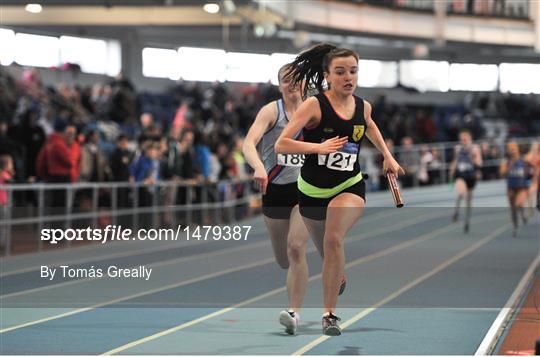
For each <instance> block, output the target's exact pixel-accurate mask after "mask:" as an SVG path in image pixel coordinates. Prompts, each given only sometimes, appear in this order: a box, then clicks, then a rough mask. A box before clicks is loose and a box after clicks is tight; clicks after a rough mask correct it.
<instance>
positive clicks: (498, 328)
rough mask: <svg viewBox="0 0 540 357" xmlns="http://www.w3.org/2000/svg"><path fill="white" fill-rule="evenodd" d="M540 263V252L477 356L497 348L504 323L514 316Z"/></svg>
mask: <svg viewBox="0 0 540 357" xmlns="http://www.w3.org/2000/svg"><path fill="white" fill-rule="evenodd" d="M539 264H540V254H539V255H537V256H536V259H535V260H534V261H533V262H532V263H531V265H529V268H528V269H527V271H526V272H525V274H524V275H523V278H522V279H521V281H520V282H519V284H518V285H517V287H516V289H515V290H514V292H513V293H512V295H510V298H508V301H507V302H506V304H504V307H503V308H502V309H501V310H500V312H499V314H498V315H497V317H496V318H495V320H494V321H493V324H492V325H491V327H490V328H489V330H488V332H487V334H486V336H485V337H484V339H483V340H482V342H481V343H480V345H479V346H478V349H477V350H476V352H475V353H474V355H475V356H485V355H490V354H492V353H493V352H494V351H493V348H495V346H496V344H497V342H498V340H499V338H500V337H501V336H502V333H503V332H504V328H503V325H505V323H506V322H507V321H508V319H509V318H510V317H511V316H512V313H513V311H514V310H515V308H516V307H517V306H516V305H517V304H518V303H519V301H521V298H522V296H523V294H524V293H525V291H527V287H528V286H529V284H530V283H531V282H532V281H533V277H534V272H535V270H536V269H538V265H539Z"/></svg>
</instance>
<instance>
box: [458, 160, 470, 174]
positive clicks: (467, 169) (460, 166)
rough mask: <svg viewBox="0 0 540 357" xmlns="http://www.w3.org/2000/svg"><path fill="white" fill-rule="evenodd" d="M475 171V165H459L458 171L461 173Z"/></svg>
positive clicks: (461, 163)
mask: <svg viewBox="0 0 540 357" xmlns="http://www.w3.org/2000/svg"><path fill="white" fill-rule="evenodd" d="M473 169H474V167H473V165H471V164H470V163H468V162H460V163H458V165H457V170H458V171H459V172H464V171H472V170H473Z"/></svg>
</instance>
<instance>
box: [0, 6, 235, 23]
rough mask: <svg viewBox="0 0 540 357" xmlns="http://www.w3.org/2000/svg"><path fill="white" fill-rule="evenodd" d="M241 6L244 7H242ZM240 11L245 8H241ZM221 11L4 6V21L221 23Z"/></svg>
mask: <svg viewBox="0 0 540 357" xmlns="http://www.w3.org/2000/svg"><path fill="white" fill-rule="evenodd" d="M239 10H241V9H240V8H239ZM239 12H240V13H241V12H243V10H241V11H239ZM224 19H225V17H224V16H223V15H222V14H221V13H217V14H210V13H207V12H205V11H204V10H203V9H202V7H201V6H167V7H163V6H159V7H158V6H144V7H134V6H114V7H111V8H106V7H103V6H44V7H43V11H42V12H41V13H39V14H32V13H29V12H27V11H25V10H24V8H23V7H22V6H0V23H1V24H2V25H4V26H9V25H87V26H106V25H107V26H111V25H112V26H145V25H148V26H171V25H183V26H185V25H221V24H222V22H223V20H224ZM227 19H228V21H229V24H230V25H240V24H241V23H242V19H241V15H232V16H228V17H227Z"/></svg>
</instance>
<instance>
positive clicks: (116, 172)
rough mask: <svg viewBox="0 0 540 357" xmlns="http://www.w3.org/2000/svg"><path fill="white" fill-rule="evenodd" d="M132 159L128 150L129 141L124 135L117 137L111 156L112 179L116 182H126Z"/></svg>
mask: <svg viewBox="0 0 540 357" xmlns="http://www.w3.org/2000/svg"><path fill="white" fill-rule="evenodd" d="M132 157H133V154H132V152H131V151H130V150H129V140H128V137H127V136H126V135H120V136H118V138H117V140H116V148H115V149H114V151H113V153H112V155H111V172H112V179H113V181H116V182H126V181H128V180H129V165H130V163H131V159H132Z"/></svg>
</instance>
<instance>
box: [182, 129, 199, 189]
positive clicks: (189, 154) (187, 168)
mask: <svg viewBox="0 0 540 357" xmlns="http://www.w3.org/2000/svg"><path fill="white" fill-rule="evenodd" d="M194 138H195V136H194V134H193V131H191V130H186V131H184V132H183V133H182V137H181V139H180V145H179V148H180V156H181V160H182V168H181V175H180V178H181V180H182V182H187V183H196V182H201V181H202V178H203V177H202V175H201V169H200V167H199V166H198V165H197V162H196V160H195V150H194V148H193V140H194Z"/></svg>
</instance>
